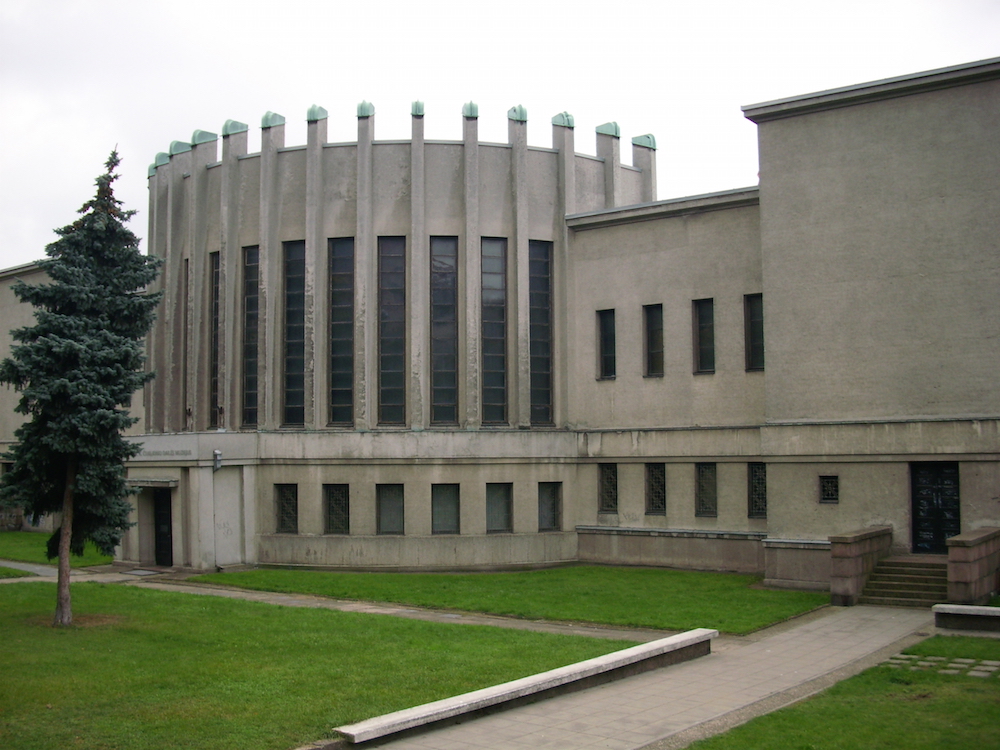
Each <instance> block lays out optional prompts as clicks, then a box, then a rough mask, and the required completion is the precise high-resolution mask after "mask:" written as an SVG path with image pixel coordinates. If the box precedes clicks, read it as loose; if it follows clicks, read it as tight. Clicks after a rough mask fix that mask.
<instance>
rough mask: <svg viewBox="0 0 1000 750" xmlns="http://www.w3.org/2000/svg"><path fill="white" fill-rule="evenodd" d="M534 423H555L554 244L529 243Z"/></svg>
mask: <svg viewBox="0 0 1000 750" xmlns="http://www.w3.org/2000/svg"><path fill="white" fill-rule="evenodd" d="M528 325H529V334H528V338H529V342H528V346H529V349H530V356H531V424H552V243H551V242H541V241H540V240H531V241H530V242H528Z"/></svg>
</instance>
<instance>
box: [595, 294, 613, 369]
mask: <svg viewBox="0 0 1000 750" xmlns="http://www.w3.org/2000/svg"><path fill="white" fill-rule="evenodd" d="M597 342H598V348H599V353H598V360H599V361H598V372H599V377H600V378H601V379H602V380H612V379H613V378H614V377H615V311H614V310H598V311H597Z"/></svg>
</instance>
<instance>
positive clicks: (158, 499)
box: [153, 487, 174, 568]
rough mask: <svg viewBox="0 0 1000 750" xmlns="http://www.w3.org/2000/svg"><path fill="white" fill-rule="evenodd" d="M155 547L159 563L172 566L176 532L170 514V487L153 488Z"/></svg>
mask: <svg viewBox="0 0 1000 750" xmlns="http://www.w3.org/2000/svg"><path fill="white" fill-rule="evenodd" d="M153 539H154V541H153V549H154V555H155V557H154V561H155V563H156V564H157V565H162V566H163V567H166V568H171V567H173V565H174V532H173V521H172V519H171V515H170V489H169V488H166V487H156V488H154V489H153Z"/></svg>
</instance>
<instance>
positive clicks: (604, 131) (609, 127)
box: [597, 122, 622, 138]
mask: <svg viewBox="0 0 1000 750" xmlns="http://www.w3.org/2000/svg"><path fill="white" fill-rule="evenodd" d="M597 132H598V133H600V134H601V135H613V136H614V137H615V138H621V135H622V132H621V130H620V129H619V128H618V123H617V122H606V123H604V124H603V125H598V126H597Z"/></svg>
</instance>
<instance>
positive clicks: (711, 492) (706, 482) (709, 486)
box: [694, 464, 719, 518]
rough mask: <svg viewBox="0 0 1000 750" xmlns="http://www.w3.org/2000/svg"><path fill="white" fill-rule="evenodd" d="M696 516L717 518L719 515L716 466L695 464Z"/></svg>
mask: <svg viewBox="0 0 1000 750" xmlns="http://www.w3.org/2000/svg"><path fill="white" fill-rule="evenodd" d="M694 467H695V499H694V514H695V515H696V516H704V517H708V518H715V517H716V516H718V515H719V503H718V495H717V492H716V474H715V464H695V465H694Z"/></svg>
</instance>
